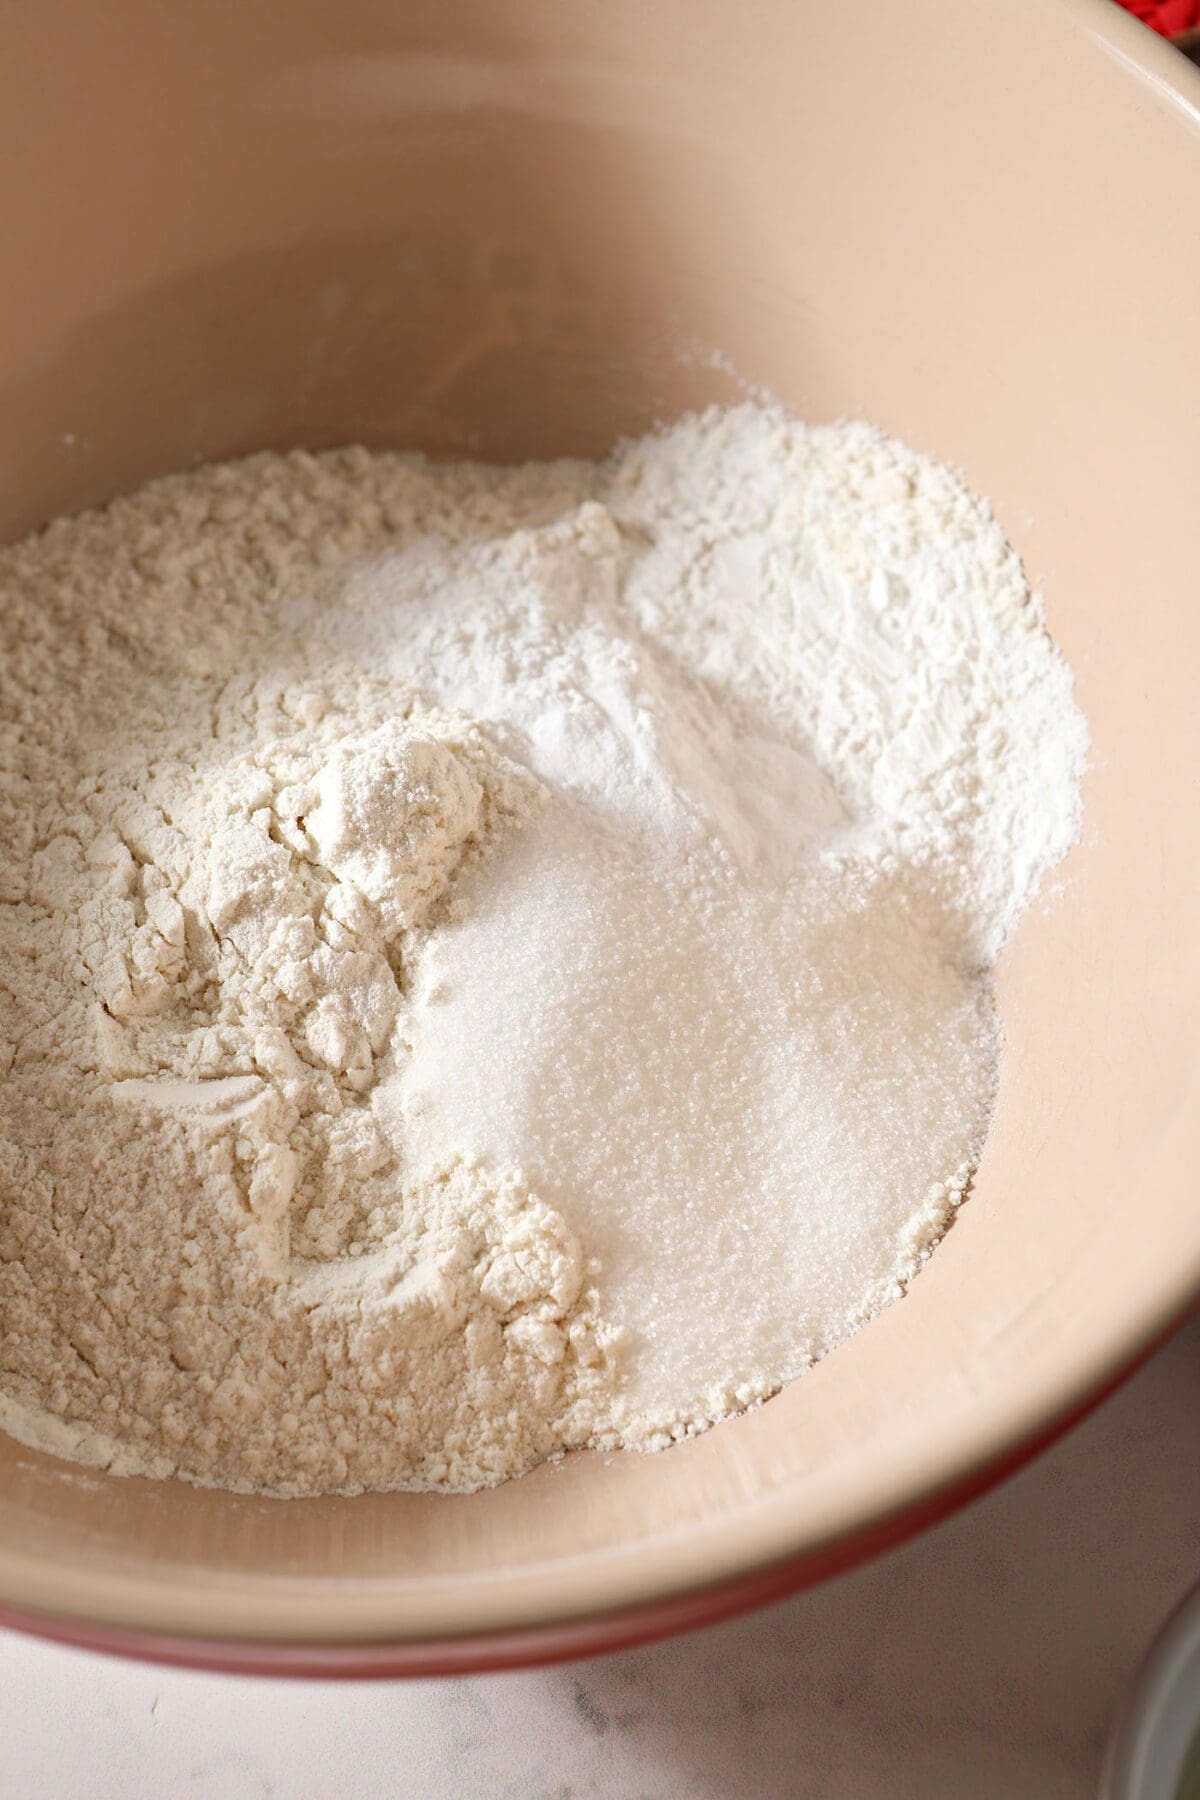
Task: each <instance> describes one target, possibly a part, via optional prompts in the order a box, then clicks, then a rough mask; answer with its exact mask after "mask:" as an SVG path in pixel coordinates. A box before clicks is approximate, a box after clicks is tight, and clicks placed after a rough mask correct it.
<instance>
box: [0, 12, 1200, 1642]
mask: <svg viewBox="0 0 1200 1800" xmlns="http://www.w3.org/2000/svg"><path fill="white" fill-rule="evenodd" d="M3 46H4V55H3V58H2V59H0V184H2V188H3V213H2V216H3V219H4V252H5V279H4V281H3V283H2V284H0V470H2V479H0V533H3V534H4V535H7V536H12V535H15V534H17V533H20V532H22V531H25V530H27V529H28V528H30V527H31V526H34V525H36V524H37V523H38V522H39V521H41V520H44V519H46V518H47V517H48V516H50V515H52V514H54V513H57V512H61V511H66V510H71V509H74V508H77V507H80V506H83V505H85V504H90V503H92V502H95V501H98V500H101V499H103V498H104V497H105V496H107V495H110V494H112V493H114V492H115V491H117V490H119V489H122V488H127V487H129V486H130V485H132V484H134V483H136V482H139V481H140V480H142V479H143V478H144V477H146V476H149V475H151V474H154V473H157V472H159V471H162V470H166V469H172V468H180V467H184V466H187V465H190V464H193V463H195V462H197V461H199V460H201V459H204V458H212V457H226V456H231V455H236V454H238V453H241V452H245V451H250V450H254V449H258V448H261V447H263V446H268V445H270V446H277V447H283V446H287V445H291V444H297V443H303V444H307V445H322V444H333V443H341V442H345V441H347V440H359V441H362V442H365V443H367V444H373V445H381V444H389V445H393V444H400V445H415V446H421V447H424V448H425V449H427V450H430V451H432V452H435V453H441V454H447V455H452V454H463V453H470V454H473V455H482V456H485V457H491V458H497V459H501V460H507V459H512V458H524V457H529V456H542V455H547V454H553V453H557V452H571V453H583V454H591V453H596V452H602V451H603V450H605V449H606V448H607V447H608V446H609V445H611V443H612V442H613V440H614V439H615V438H616V437H618V436H619V435H621V434H623V433H627V432H637V431H641V430H643V429H645V428H646V427H648V426H649V425H650V424H651V423H652V422H653V421H655V420H658V419H661V418H664V417H669V416H671V415H673V414H676V413H678V412H680V411H681V410H684V409H686V408H690V407H696V406H700V405H703V404H705V403H707V402H709V401H714V400H729V399H732V398H735V397H737V396H738V395H739V394H740V393H741V392H743V391H744V385H745V384H747V383H748V384H751V385H752V386H754V385H759V384H761V385H762V386H764V387H766V388H768V389H770V391H771V392H773V393H774V394H776V395H778V396H779V397H780V398H782V399H783V400H784V401H785V402H786V403H787V404H788V405H789V406H790V407H791V408H792V409H793V410H794V411H795V412H796V413H798V414H799V415H801V416H802V417H805V418H808V419H812V420H822V419H832V418H836V417H838V416H841V415H853V414H860V413H862V414H866V415H867V416H869V417H871V418H872V419H874V420H876V421H877V422H878V423H879V424H880V425H882V426H883V427H884V428H885V429H887V430H889V431H892V432H895V433H897V434H899V435H901V436H903V437H905V438H907V439H908V440H909V441H910V442H912V443H913V444H915V445H917V446H918V447H919V448H921V449H923V450H926V451H929V452H931V453H932V454H934V455H935V456H937V457H940V458H942V459H944V460H948V461H952V462H955V463H957V464H959V465H961V467H962V468H963V469H964V470H965V472H966V475H967V477H968V479H969V480H970V482H971V484H972V485H973V486H974V487H975V488H977V489H978V490H980V491H982V492H984V493H986V494H988V495H989V496H991V497H992V498H993V499H994V501H995V503H996V506H997V509H998V512H999V515H1000V517H1001V518H1002V520H1003V522H1004V524H1005V526H1006V528H1007V529H1008V531H1009V534H1010V535H1011V537H1012V538H1013V540H1014V541H1015V542H1016V544H1017V546H1018V547H1019V549H1020V550H1021V551H1022V553H1023V554H1024V556H1025V558H1026V560H1027V564H1028V567H1029V569H1030V571H1031V574H1032V576H1033V577H1034V579H1035V580H1036V581H1038V582H1039V583H1041V584H1043V586H1044V590H1045V594H1046V597H1047V604H1048V612H1049V621H1050V625H1051V629H1052V631H1053V633H1054V635H1055V637H1056V638H1057V640H1058V641H1059V643H1060V644H1061V645H1062V647H1063V649H1064V651H1065V652H1066V655H1067V656H1068V658H1069V659H1070V661H1071V662H1072V664H1073V665H1074V667H1075V669H1076V671H1077V673H1078V685H1079V694H1080V698H1081V701H1082V704H1083V707H1084V708H1085V710H1086V712H1087V715H1088V718H1089V721H1090V724H1091V728H1092V733H1093V737H1094V754H1093V765H1092V768H1091V772H1090V774H1089V776H1088V780H1087V787H1086V823H1085V831H1084V837H1083V841H1082V842H1081V844H1080V845H1079V846H1078V848H1077V849H1076V850H1075V851H1074V852H1073V853H1072V855H1071V856H1070V858H1069V859H1068V861H1067V862H1066V864H1065V865H1064V867H1063V869H1062V871H1061V874H1060V878H1059V879H1058V880H1057V882H1056V884H1055V890H1054V891H1053V892H1052V893H1050V894H1048V895H1046V896H1044V897H1043V899H1042V900H1041V901H1040V902H1039V903H1038V905H1037V906H1036V908H1035V909H1034V911H1033V912H1032V913H1031V914H1030V915H1029V916H1028V918H1027V919H1026V920H1025V922H1024V923H1023V925H1022V927H1021V929H1020V931H1019V932H1018V934H1017V936H1016V938H1015V940H1014V942H1013V943H1012V945H1011V947H1010V949H1009V951H1008V952H1007V954H1006V955H1005V957H1004V960H1003V963H1002V966H1001V969H1000V973H999V997H1000V1004H1001V1010H1002V1017H1003V1023H1004V1032H1005V1040H1006V1042H1005V1054H1004V1065H1003V1075H1002V1082H1001V1093H1000V1099H999V1107H998V1112H997V1115H996V1120H995V1125H994V1129H993V1132H992V1135H991V1138H990V1141H989V1143H988V1147H987V1152H986V1155H985V1158H984V1161H983V1166H982V1168H981V1170H980V1173H979V1178H978V1181H977V1183H976V1188H975V1193H974V1196H973V1198H972V1199H971V1200H970V1202H969V1204H968V1205H967V1206H966V1207H965V1208H964V1210H963V1213H962V1216H961V1218H960V1220H959V1222H958V1223H957V1224H956V1225H955V1227H954V1229H953V1231H952V1232H951V1233H950V1234H949V1237H948V1238H947V1240H946V1242H945V1243H944V1244H943V1246H942V1247H941V1248H940V1249H939V1250H938V1252H937V1254H936V1255H935V1256H934V1258H933V1260H932V1262H931V1263H930V1265H929V1267H928V1268H927V1269H926V1270H925V1271H924V1272H923V1273H922V1274H921V1275H920V1276H919V1278H918V1279H917V1280H916V1282H915V1283H914V1284H913V1287H912V1290H911V1292H910V1293H909V1295H908V1297H907V1298H906V1299H904V1300H903V1301H902V1302H901V1303H899V1304H898V1305H896V1306H893V1307H892V1308H890V1309H889V1310H888V1311H887V1312H885V1313H884V1314H883V1315H882V1316H881V1317H880V1318H879V1319H878V1320H877V1321H875V1322H874V1323H873V1324H871V1325H870V1326H869V1327H868V1328H867V1329H866V1330H864V1331H862V1332H861V1333H859V1334H858V1335H857V1336H856V1337H855V1338H853V1339H852V1340H851V1341H850V1342H849V1343H847V1344H846V1345H845V1346H843V1347H842V1348H841V1349H839V1350H838V1351H836V1352H835V1353H834V1354H833V1355H832V1356H830V1357H829V1358H828V1359H827V1360H826V1361H825V1362H823V1363H821V1364H820V1365H819V1366H818V1367H817V1368H816V1369H815V1370H814V1371H813V1372H812V1373H811V1374H809V1375H806V1376H805V1377H804V1378H803V1379H802V1380H800V1381H798V1382H796V1383H794V1384H793V1385H792V1386H790V1387H789V1388H787V1389H786V1390H785V1391H784V1392H783V1393H782V1394H780V1395H779V1396H778V1398H776V1399H774V1400H772V1401H770V1402H769V1403H768V1404H767V1405H765V1406H763V1407H762V1408H761V1409H759V1410H758V1411H756V1412H754V1413H752V1414H750V1415H748V1416H746V1417H744V1418H741V1419H738V1420H735V1421H732V1422H729V1423H727V1424H724V1425H722V1426H720V1427H718V1428H717V1429H716V1430H714V1431H712V1432H710V1433H709V1434H708V1435H707V1436H705V1437H702V1438H700V1439H698V1440H696V1441H694V1442H691V1443H688V1444H685V1445H683V1446H680V1447H678V1448H675V1449H672V1450H670V1451H668V1452H667V1453H665V1454H663V1455H659V1456H634V1455H631V1456H619V1455H617V1456H599V1455H590V1454H589V1455H584V1454H580V1455H573V1456H571V1457H568V1458H567V1459H566V1460H565V1461H563V1462H560V1463H559V1464H556V1465H547V1466H543V1467H541V1468H539V1469H537V1470H535V1471H534V1472H533V1473H532V1474H530V1475H529V1476H527V1477H526V1478H525V1479H523V1480H520V1481H517V1482H513V1483H510V1484H509V1485H507V1486H505V1487H502V1488H499V1489H496V1490H494V1491H491V1492H487V1493H480V1494H475V1495H470V1496H463V1497H451V1498H447V1497H444V1496H436V1495H434V1496H431V1495H414V1494H387V1495H368V1496H363V1497H360V1498H356V1499H342V1498H332V1499H319V1500H305V1501H289V1502H280V1501H272V1500H268V1499H264V1498H255V1497H245V1496H235V1495H229V1494H222V1493H213V1492H205V1491H201V1490H198V1489H195V1488H190V1487H187V1486H184V1485H181V1484H179V1483H172V1482H167V1483H154V1482H145V1481H129V1480H119V1479H116V1478H113V1477H109V1476H106V1475H102V1474H98V1473H94V1472H90V1471H86V1470H82V1469H79V1468H75V1467H71V1466H68V1465H66V1464H63V1463H60V1462H57V1461H55V1460H54V1459H52V1458H50V1457H47V1456H42V1455H38V1454H35V1453H33V1452H32V1451H30V1450H27V1449H24V1448H22V1447H20V1446H19V1445H17V1444H14V1443H12V1442H10V1441H9V1440H7V1439H0V1607H2V1609H3V1616H4V1617H5V1618H6V1619H7V1620H8V1621H9V1622H15V1623H22V1624H26V1625H29V1626H31V1627H32V1628H34V1629H40V1630H42V1631H44V1632H47V1633H50V1634H52V1635H58V1636H63V1637H68V1638H72V1639H75V1640H77V1641H81V1642H86V1643H91V1644H96V1645H106V1646H109V1647H117V1648H126V1649H135V1650H142V1651H145V1652H147V1653H149V1654H157V1655H160V1656H164V1657H174V1658H177V1659H182V1660H187V1661H194V1662H198V1663H209V1664H214V1665H217V1666H226V1667H234V1668H249V1669H264V1670H265V1669H287V1668H293V1669H304V1670H309V1671H359V1672H371V1671H376V1672H382V1671H388V1670H395V1671H405V1670H421V1669H425V1670H432V1669H443V1670H444V1669H466V1668H471V1667H479V1666H486V1665H489V1664H496V1663H501V1662H506V1661H518V1660H522V1659H531V1658H536V1657H539V1656H548V1655H553V1654H569V1653H573V1652H582V1651H586V1650H591V1649H597V1648H602V1647H608V1646H615V1645H617V1644H621V1643H627V1642H631V1641H634V1640H636V1639H638V1638H640V1637H645V1636H648V1635H652V1634H653V1633H656V1632H660V1631H665V1630H668V1629H671V1628H673V1627H677V1626H680V1625H683V1624H687V1623H691V1622H695V1621H698V1620H701V1619H705V1618H712V1617H716V1616H719V1615H720V1614H721V1613H723V1612H727V1611H730V1610H732V1609H734V1608H736V1607H739V1606H743V1605H746V1604H748V1603H750V1602H752V1601H754V1600H757V1599H761V1598H765V1597H767V1596H768V1595H770V1594H773V1593H778V1592H782V1591H784V1590H785V1589H786V1588H788V1587H795V1586H799V1585H801V1584H803V1583H805V1582H810V1581H813V1580H816V1579H817V1578H819V1577H821V1576H823V1575H826V1574H828V1573H830V1572H832V1571H834V1570H836V1569H838V1568H841V1567H845V1566H847V1565H849V1564H851V1563H853V1562H855V1561H856V1560H859V1559H861V1558H862V1557H864V1556H866V1555H868V1554H869V1553H871V1552H873V1551H876V1550H878V1549H880V1548H882V1547H883V1546H885V1545H886V1544H888V1543H890V1542H894V1541H896V1540H897V1539H898V1538H900V1537H901V1536H902V1535H904V1534H905V1533H907V1532H910V1531H912V1530H913V1529H915V1528H916V1527H917V1526H918V1525H920V1524H922V1523H923V1522H926V1521H928V1520H929V1519H931V1518H933V1517H936V1516H938V1515H939V1514H941V1513H943V1512H944V1511H945V1510H947V1509H948V1508H949V1507H951V1506H953V1505H954V1504H957V1503H958V1502H960V1501H962V1500H963V1499H964V1498H965V1497H967V1496H968V1495H970V1494H971V1493H973V1492H975V1491H978V1490H979V1488H980V1487H981V1486H983V1485H984V1484H986V1482H988V1481H989V1480H991V1479H993V1478H994V1477H995V1476H996V1475H997V1474H998V1473H1000V1472H1001V1471H1003V1470H1004V1469H1006V1468H1009V1467H1012V1466H1015V1464H1016V1462H1017V1461H1019V1460H1020V1459H1021V1458H1022V1457H1024V1456H1026V1455H1028V1454H1029V1453H1030V1452H1031V1451H1032V1450H1033V1449H1034V1448H1035V1447H1037V1445H1038V1444H1040V1443H1042V1442H1044V1441H1046V1440H1047V1438H1048V1437H1049V1436H1050V1435H1052V1434H1053V1433H1054V1432H1055V1431H1056V1430H1058V1429H1060V1428H1061V1426H1062V1425H1063V1423H1064V1421H1065V1420H1067V1419H1068V1418H1069V1417H1070V1416H1072V1415H1074V1414H1077V1413H1078V1412H1079V1411H1080V1410H1081V1409H1082V1408H1083V1407H1084V1406H1085V1405H1086V1404H1087V1403H1088V1402H1089V1401H1090V1400H1092V1399H1094V1398H1095V1397H1096V1396H1097V1395H1098V1394H1099V1393H1100V1392H1102V1391H1103V1390H1104V1388H1105V1387H1106V1385H1107V1384H1111V1383H1112V1382H1113V1381H1114V1380H1115V1379H1117V1378H1118V1376H1119V1374H1120V1373H1121V1372H1122V1371H1125V1370H1127V1369H1128V1367H1129V1366H1130V1364H1131V1363H1132V1362H1133V1361H1134V1360H1136V1359H1137V1358H1138V1357H1139V1356H1140V1355H1142V1354H1143V1353H1145V1351H1146V1350H1147V1348H1148V1347H1149V1346H1150V1345H1151V1344H1152V1343H1153V1342H1154V1341H1155V1340H1156V1338H1158V1337H1159V1336H1160V1335H1161V1334H1162V1333H1163V1332H1164V1331H1166V1330H1167V1329H1169V1327H1170V1326H1171V1324H1172V1323H1173V1322H1174V1321H1176V1320H1177V1319H1178V1318H1179V1317H1180V1316H1181V1314H1182V1313H1183V1311H1184V1310H1185V1309H1186V1308H1188V1306H1189V1305H1190V1304H1191V1302H1192V1300H1193V1297H1194V1296H1195V1294H1196V1292H1197V1289H1198V1286H1200V1206H1198V1205H1197V1200H1196V1175H1195V1166H1196V1152H1197V1147H1198V1146H1197V1140H1198V1138H1200V1104H1198V1100H1200V1095H1198V1071H1197V1056H1196V1045H1197V1036H1196V1022H1197V1010H1198V1002H1200V905H1197V899H1198V894H1197V882H1196V861H1197V859H1196V849H1197V841H1198V831H1197V825H1198V819H1197V805H1196V762H1197V757H1196V752H1197V748H1198V737H1197V720H1196V710H1195V706H1194V700H1193V693H1194V684H1195V674H1196V669H1197V654H1198V651H1200V606H1197V604H1196V582H1197V577H1196V573H1195V568H1196V556H1197V538H1196V531H1195V522H1194V518H1193V516H1192V515H1191V501H1192V495H1193V493H1194V489H1195V485H1196V478H1197V474H1198V473H1200V354H1198V353H1197V337H1196V322H1197V318H1198V317H1200V110H1198V108H1200V76H1198V75H1197V73H1196V71H1195V70H1193V69H1192V68H1191V67H1190V66H1189V65H1188V64H1187V63H1185V61H1184V60H1183V58H1182V57H1178V56H1177V55H1176V54H1175V52H1173V51H1172V50H1171V49H1169V48H1168V47H1167V46H1166V45H1164V44H1162V43H1160V42H1159V41H1158V40H1156V39H1155V38H1153V37H1152V36H1151V35H1150V33H1148V32H1146V31H1144V30H1143V29H1142V28H1141V27H1139V26H1138V25H1136V24H1135V23H1134V22H1133V21H1132V20H1130V19H1129V18H1128V17H1127V16H1126V15H1125V14H1123V13H1121V12H1119V11H1118V10H1117V8H1115V7H1110V6H1108V5H1107V4H1105V0H1009V3H1008V4H1006V5H1004V6H963V5H962V4H961V0H858V4H857V5H855V6H851V7H842V6H830V5H828V4H827V3H826V0H743V3H742V4H737V5H734V4H732V0H606V4H605V5H603V6H600V5H597V4H593V3H591V0H588V3H586V4H585V3H580V4H572V5H564V4H563V3H562V0H453V3H452V4H448V5H447V4H444V3H441V0H406V3H405V4H403V5H397V4H395V3H394V0H343V4H341V5H340V6H338V7H330V6H327V5H318V4H311V5H310V4H306V3H303V0H302V3H301V4H296V3H295V0H289V3H288V4H283V0H258V3H257V4H255V5H253V6H245V5H242V4H234V3H233V0H209V3H208V4H206V5H204V6H202V7H192V8H184V7H178V6H171V7H163V6H161V5H160V4H157V3H156V0H114V4H113V5H111V6H106V7H104V8H97V7H95V6H94V5H91V4H90V3H88V0H78V4H66V5H63V6H58V7H54V8H50V9H38V8H29V7H27V8H17V9H9V11H8V13H7V15H6V18H5V22H4V33H3Z"/></svg>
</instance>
